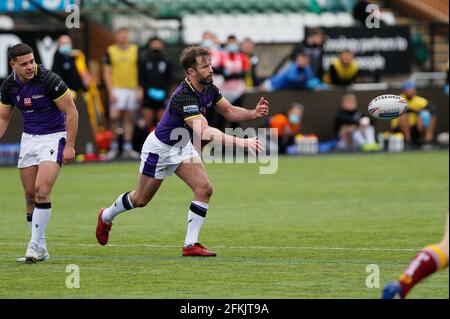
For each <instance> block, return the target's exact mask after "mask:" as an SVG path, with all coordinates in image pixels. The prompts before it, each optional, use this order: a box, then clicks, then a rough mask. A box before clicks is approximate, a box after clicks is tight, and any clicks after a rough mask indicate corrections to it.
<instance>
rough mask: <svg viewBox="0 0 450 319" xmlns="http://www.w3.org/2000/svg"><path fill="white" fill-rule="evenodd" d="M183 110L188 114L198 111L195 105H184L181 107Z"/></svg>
mask: <svg viewBox="0 0 450 319" xmlns="http://www.w3.org/2000/svg"><path fill="white" fill-rule="evenodd" d="M183 112H184V113H188V114H193V113H198V112H199V111H198V106H197V105H186V106H184V107H183Z"/></svg>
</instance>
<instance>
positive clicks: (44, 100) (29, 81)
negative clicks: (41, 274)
mask: <svg viewBox="0 0 450 319" xmlns="http://www.w3.org/2000/svg"><path fill="white" fill-rule="evenodd" d="M9 59H10V64H11V67H12V69H13V72H12V73H11V74H10V75H9V77H8V78H7V79H6V80H5V81H4V82H3V83H2V86H1V88H0V138H1V137H2V136H3V135H4V134H5V132H6V129H7V127H8V123H9V119H10V117H11V114H12V111H13V107H16V108H17V109H18V110H19V111H20V112H21V114H22V117H23V133H22V138H21V142H20V154H19V162H18V165H17V166H18V168H20V177H21V180H22V185H23V188H24V192H25V200H26V209H27V221H28V226H29V228H30V230H31V240H30V242H29V244H28V247H27V250H26V253H25V257H24V258H19V259H18V261H26V262H36V261H43V260H48V259H49V254H48V249H47V244H46V241H45V229H46V227H47V224H48V221H49V218H50V214H51V201H50V197H51V192H52V188H53V185H54V183H55V181H56V178H57V176H58V173H59V170H60V167H61V165H62V164H69V163H71V162H72V161H73V160H74V158H75V148H74V146H75V138H76V134H77V130H78V112H77V109H76V107H75V104H74V102H73V99H72V97H71V95H70V93H69V92H70V91H69V88H68V87H67V85H66V84H65V83H64V82H63V81H62V80H61V78H60V77H59V76H58V75H56V74H55V73H53V72H51V71H49V70H47V69H45V68H44V67H43V66H42V65H37V64H36V62H35V60H34V54H33V50H32V49H31V47H30V46H28V45H27V44H24V43H19V44H16V45H15V46H13V47H12V48H11V49H10V50H9Z"/></svg>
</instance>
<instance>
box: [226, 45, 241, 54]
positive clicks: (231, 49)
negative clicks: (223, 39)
mask: <svg viewBox="0 0 450 319" xmlns="http://www.w3.org/2000/svg"><path fill="white" fill-rule="evenodd" d="M227 51H228V52H230V53H238V52H239V46H238V45H237V44H236V43H230V44H228V45H227Z"/></svg>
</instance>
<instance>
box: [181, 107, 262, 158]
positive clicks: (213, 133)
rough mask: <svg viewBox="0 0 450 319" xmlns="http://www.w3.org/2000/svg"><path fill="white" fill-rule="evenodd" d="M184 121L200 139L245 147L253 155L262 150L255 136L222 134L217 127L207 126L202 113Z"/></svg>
mask: <svg viewBox="0 0 450 319" xmlns="http://www.w3.org/2000/svg"><path fill="white" fill-rule="evenodd" d="M186 123H187V124H188V125H189V126H190V127H191V128H192V130H193V131H194V134H195V136H197V137H201V139H202V140H207V141H215V142H218V143H221V144H223V145H225V146H232V145H236V146H239V147H242V148H246V149H247V150H248V151H249V152H250V153H251V154H253V155H256V154H257V153H261V152H262V151H264V147H263V145H262V144H261V142H260V141H259V140H258V139H257V138H256V137H254V138H239V137H236V136H232V135H227V134H224V133H223V132H221V131H219V130H218V129H216V128H214V127H211V126H209V124H208V121H207V120H206V118H205V117H204V116H203V115H199V116H196V117H194V118H190V119H187V120H186Z"/></svg>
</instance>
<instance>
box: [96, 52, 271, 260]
mask: <svg viewBox="0 0 450 319" xmlns="http://www.w3.org/2000/svg"><path fill="white" fill-rule="evenodd" d="M180 62H181V65H182V66H183V68H184V70H185V72H186V78H185V79H184V80H183V82H182V83H181V84H180V86H179V87H178V88H177V89H176V90H175V92H174V93H173V94H172V96H171V98H170V101H169V104H168V106H167V108H166V110H165V112H164V115H163V117H162V119H161V121H160V122H159V123H158V125H157V127H156V129H155V130H154V131H153V132H152V133H150V135H149V136H148V137H147V140H146V141H145V143H144V146H143V148H142V153H141V166H140V174H139V178H138V184H137V188H136V189H135V190H133V191H131V192H126V193H123V194H121V195H120V196H119V197H118V198H117V200H116V201H115V202H114V203H113V204H112V205H111V206H110V207H109V208H106V209H101V210H100V213H99V215H98V221H97V228H96V237H97V240H98V242H99V243H100V244H101V245H106V243H107V242H108V236H109V231H110V230H111V226H112V221H113V219H114V218H115V217H116V216H117V215H118V214H120V213H122V212H124V211H127V210H130V209H133V208H136V207H144V206H146V205H147V204H148V203H149V202H150V200H151V199H152V197H153V196H154V195H155V193H156V192H157V190H158V188H159V187H160V185H161V183H162V182H163V180H164V178H165V177H166V176H169V175H171V174H173V173H175V174H176V175H178V177H180V178H181V179H182V180H183V181H184V182H185V183H186V184H187V185H188V186H189V187H190V188H191V189H192V191H193V193H194V198H193V200H192V202H191V204H190V207H189V212H188V218H187V221H188V227H187V234H186V239H185V242H184V247H183V249H182V255H183V256H215V255H216V253H214V252H211V251H209V250H207V248H206V247H204V246H203V245H201V244H200V243H199V242H198V236H199V233H200V230H201V227H202V225H203V222H204V220H205V217H206V213H207V211H208V205H209V200H210V198H211V195H212V193H213V189H212V186H211V184H210V182H209V180H208V176H207V175H206V171H205V166H204V165H203V163H202V161H201V160H200V157H199V155H198V153H197V151H196V150H195V148H194V146H193V144H192V142H191V139H190V138H189V134H194V137H196V138H201V139H203V140H212V141H217V142H219V143H222V144H224V145H226V146H233V145H236V146H238V147H243V148H246V149H248V151H249V152H251V153H253V154H255V153H258V152H261V151H262V150H263V146H262V144H261V143H260V141H259V140H257V139H255V138H251V139H241V138H237V137H234V136H231V135H226V134H224V133H222V132H221V131H219V130H218V129H216V128H213V127H210V126H209V125H208V122H207V121H206V119H205V117H204V115H205V114H206V113H207V112H208V111H209V110H211V109H212V108H213V107H215V109H216V110H217V111H218V112H219V113H220V114H222V115H223V116H224V117H225V118H226V119H227V120H229V121H231V122H240V121H248V120H254V119H257V118H261V117H264V116H266V115H267V114H268V113H269V105H268V102H267V101H266V100H265V99H264V98H261V99H260V101H259V103H258V105H256V108H255V109H251V110H249V109H245V108H241V107H237V106H233V105H231V104H230V103H229V102H228V101H227V100H226V99H225V98H223V97H222V95H221V93H220V92H219V90H218V89H217V87H216V86H215V85H214V84H213V69H212V66H211V57H210V55H209V52H208V50H206V49H204V48H201V47H189V48H186V49H185V50H184V51H183V52H182V54H181V57H180ZM183 128H184V131H186V132H187V133H188V138H187V139H186V138H183V137H182V136H181V135H179V132H180V130H181V131H183ZM171 135H172V136H171Z"/></svg>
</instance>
